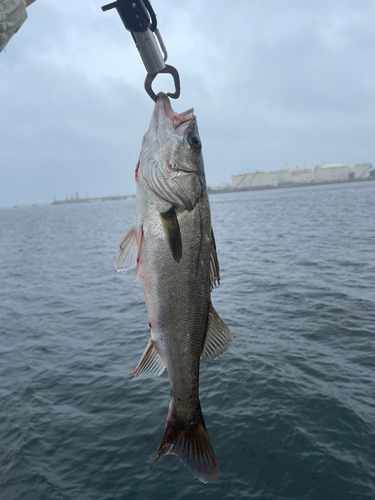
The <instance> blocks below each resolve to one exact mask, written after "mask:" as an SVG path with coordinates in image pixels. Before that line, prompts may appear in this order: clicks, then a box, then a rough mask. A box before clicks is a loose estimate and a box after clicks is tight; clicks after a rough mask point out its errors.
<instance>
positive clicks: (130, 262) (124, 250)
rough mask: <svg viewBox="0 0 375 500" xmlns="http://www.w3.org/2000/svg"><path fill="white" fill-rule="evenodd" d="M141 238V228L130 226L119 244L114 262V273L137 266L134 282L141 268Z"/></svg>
mask: <svg viewBox="0 0 375 500" xmlns="http://www.w3.org/2000/svg"><path fill="white" fill-rule="evenodd" d="M143 238H144V236H143V227H142V226H138V227H136V226H132V227H131V228H130V229H129V231H128V233H127V234H126V236H125V238H124V239H123V240H122V242H121V243H120V249H119V251H118V253H117V257H116V262H115V268H116V271H127V270H128V269H131V268H132V267H134V266H135V265H137V269H136V272H135V280H137V277H138V273H139V270H140V267H141V251H142V243H143Z"/></svg>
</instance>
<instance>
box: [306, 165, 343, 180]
mask: <svg viewBox="0 0 375 500" xmlns="http://www.w3.org/2000/svg"><path fill="white" fill-rule="evenodd" d="M314 179H315V182H332V181H347V180H348V179H349V167H347V166H346V165H341V164H339V163H322V164H320V165H317V166H316V167H315V172H314Z"/></svg>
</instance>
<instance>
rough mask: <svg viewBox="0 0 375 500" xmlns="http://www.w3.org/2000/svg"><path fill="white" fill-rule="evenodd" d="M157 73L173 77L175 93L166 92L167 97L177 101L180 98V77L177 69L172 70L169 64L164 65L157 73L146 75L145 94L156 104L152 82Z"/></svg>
mask: <svg viewBox="0 0 375 500" xmlns="http://www.w3.org/2000/svg"><path fill="white" fill-rule="evenodd" d="M159 73H169V74H170V75H172V76H173V80H174V85H175V92H174V93H173V94H172V93H170V92H168V93H167V96H169V97H171V98H172V99H178V98H179V97H180V91H181V86H180V76H179V74H178V71H177V69H176V68H174V67H173V66H169V64H166V66H165V68H164V69H162V70H160V71H159V72H158V73H154V74H152V75H150V74H147V76H146V80H145V89H146V92H147V94H148V95H149V96H150V97H151V99H153V100H154V101H155V102H156V99H157V95H156V94H155V92H154V91H153V90H152V82H153V81H154V80H155V78H156V77H157V76H158V74H159Z"/></svg>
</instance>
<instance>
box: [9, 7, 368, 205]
mask: <svg viewBox="0 0 375 500" xmlns="http://www.w3.org/2000/svg"><path fill="white" fill-rule="evenodd" d="M108 1H109V0H108ZM104 3H105V2H103V1H101V2H100V1H98V0H81V1H79V2H78V1H77V0H49V1H48V2H47V1H45V0H37V1H36V2H35V3H34V4H32V5H31V6H30V7H29V9H28V12H29V19H28V20H27V21H26V23H25V24H24V25H23V27H22V28H21V30H20V31H19V33H18V34H16V35H15V36H14V37H13V38H12V39H11V41H10V42H9V44H8V46H7V48H6V49H5V51H4V52H2V53H1V54H0V98H1V101H0V206H12V205H18V204H28V203H49V202H52V201H53V197H54V195H55V196H57V198H60V199H62V198H64V197H65V194H70V193H75V192H76V191H78V192H79V193H80V194H81V196H85V194H86V193H89V195H90V196H106V195H118V194H131V193H134V192H135V182H134V167H135V164H136V162H137V159H138V154H139V149H140V145H141V140H142V135H143V134H144V132H145V131H146V130H147V128H148V124H149V120H150V116H151V113H152V109H153V101H152V100H151V99H150V98H149V97H148V95H147V94H146V93H145V91H144V90H143V81H144V78H145V69H144V66H143V64H142V61H141V59H140V57H139V55H138V52H137V50H136V48H135V46H134V43H133V41H132V38H131V36H130V34H129V33H128V32H127V31H126V30H125V28H124V27H123V25H122V23H121V21H120V18H119V16H118V15H117V13H116V11H114V10H112V11H109V12H106V13H103V12H102V11H101V8H100V7H101V5H103V4H104ZM153 7H154V9H155V12H156V14H157V16H158V26H159V29H160V31H161V34H162V36H163V38H164V42H165V44H166V46H167V49H168V53H169V58H168V63H169V64H172V65H173V66H175V67H176V68H177V69H178V71H179V73H180V78H181V87H182V90H181V97H180V99H179V100H177V101H173V105H174V108H175V110H176V111H180V112H181V111H184V110H186V109H188V108H190V107H194V108H195V112H196V115H197V117H198V124H199V129H200V135H201V139H202V142H203V148H204V158H205V166H206V176H207V182H208V185H209V186H215V185H218V184H220V183H222V182H230V179H231V174H234V173H236V172H239V171H242V170H247V169H249V168H254V169H259V170H278V169H279V168H281V167H282V166H283V165H285V164H287V163H288V164H293V165H298V166H300V167H303V166H306V167H313V166H315V165H316V164H318V163H321V162H322V161H331V162H339V163H344V164H348V165H353V164H354V163H362V162H374V160H375V141H374V137H375V124H374V120H375V94H374V91H375V64H374V59H375V29H374V20H375V2H374V1H372V0H356V2H353V1H349V0H348V1H345V0H330V1H329V2H327V1H326V0H324V1H323V0H315V1H314V2H300V1H299V2H297V1H296V0H294V1H292V0H238V1H237V2H235V3H234V2H228V0H225V1H223V0H215V1H214V0H207V1H205V2H195V3H194V2H193V3H192V2H191V1H187V0H179V1H178V2H176V1H172V0H154V1H153ZM172 87H173V86H172V84H171V82H170V81H169V80H168V77H158V79H157V84H156V85H155V89H156V90H164V91H168V90H172Z"/></svg>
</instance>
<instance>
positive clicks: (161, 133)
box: [152, 92, 196, 145]
mask: <svg viewBox="0 0 375 500" xmlns="http://www.w3.org/2000/svg"><path fill="white" fill-rule="evenodd" d="M195 119H196V118H195V116H194V109H193V108H190V109H188V110H187V111H184V112H183V113H176V112H175V111H174V110H173V109H172V106H171V102H170V99H169V97H168V96H167V95H166V94H164V93H163V92H160V93H159V94H158V95H157V99H156V104H155V108H154V113H153V117H152V124H153V128H154V130H155V132H156V134H157V137H158V142H159V144H160V145H162V144H166V142H167V138H168V136H169V135H170V134H176V135H178V136H180V137H183V135H184V134H185V132H186V129H187V127H188V125H189V123H190V122H191V121H192V120H195Z"/></svg>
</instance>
